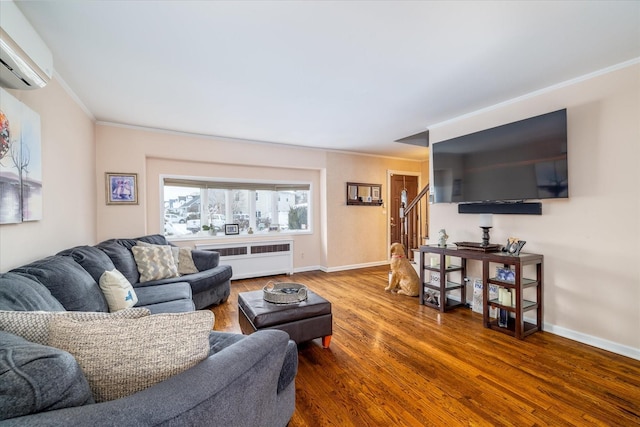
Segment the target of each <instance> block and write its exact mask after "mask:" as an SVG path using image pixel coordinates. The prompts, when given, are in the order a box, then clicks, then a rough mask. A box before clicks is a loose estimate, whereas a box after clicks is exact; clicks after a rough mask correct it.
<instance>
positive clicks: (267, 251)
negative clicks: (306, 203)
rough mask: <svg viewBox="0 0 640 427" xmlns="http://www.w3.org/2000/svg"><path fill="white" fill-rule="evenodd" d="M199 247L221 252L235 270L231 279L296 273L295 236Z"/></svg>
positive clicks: (225, 261)
mask: <svg viewBox="0 0 640 427" xmlns="http://www.w3.org/2000/svg"><path fill="white" fill-rule="evenodd" d="M196 249H198V250H204V251H214V252H219V253H220V264H226V265H230V266H231V268H232V269H233V276H231V280H239V279H247V278H250V277H262V276H273V275H275V274H289V275H291V274H293V239H287V240H284V239H278V240H257V241H234V242H229V243H206V244H201V245H196Z"/></svg>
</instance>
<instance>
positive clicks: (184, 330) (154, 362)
mask: <svg viewBox="0 0 640 427" xmlns="http://www.w3.org/2000/svg"><path fill="white" fill-rule="evenodd" d="M212 329H213V313H212V312H211V311H208V310H201V311H194V312H189V313H171V314H154V315H151V316H146V317H141V318H139V319H106V320H101V321H95V322H83V323H80V322H76V321H73V320H70V319H65V318H56V319H54V320H53V321H52V322H51V331H50V335H49V345H50V346H52V347H56V348H59V349H61V350H65V351H68V352H69V353H71V354H72V355H73V356H74V357H75V359H76V360H77V361H78V364H79V365H80V367H81V368H82V371H83V372H84V374H85V376H86V378H87V380H88V381H89V386H90V387H91V391H92V392H93V397H94V399H95V400H96V402H105V401H108V400H114V399H119V398H121V397H124V396H128V395H130V394H133V393H135V392H138V391H140V390H144V389H146V388H148V387H151V386H152V385H154V384H157V383H159V382H161V381H164V380H165V379H167V378H169V377H172V376H174V375H176V374H179V373H180V372H183V371H185V370H187V369H189V368H191V367H193V366H195V365H197V364H198V363H200V362H201V361H202V360H204V359H205V358H206V357H207V356H208V355H209V334H210V332H211V330H212Z"/></svg>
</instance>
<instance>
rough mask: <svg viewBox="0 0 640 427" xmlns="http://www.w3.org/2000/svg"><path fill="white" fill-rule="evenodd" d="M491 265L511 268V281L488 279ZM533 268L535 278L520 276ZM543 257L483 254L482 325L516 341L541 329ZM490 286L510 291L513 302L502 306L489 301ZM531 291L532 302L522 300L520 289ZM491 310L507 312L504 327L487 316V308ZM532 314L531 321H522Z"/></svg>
mask: <svg viewBox="0 0 640 427" xmlns="http://www.w3.org/2000/svg"><path fill="white" fill-rule="evenodd" d="M491 263H495V264H501V265H502V266H504V267H505V268H511V267H513V270H514V272H515V280H514V281H505V280H500V279H498V278H497V277H489V274H490V273H489V272H490V268H491ZM527 265H533V266H534V268H535V276H536V277H535V279H533V278H525V277H523V275H522V274H523V273H522V270H523V267H525V266H527ZM543 277H544V274H543V256H542V255H538V254H520V255H519V256H512V255H507V254H503V253H495V254H487V256H486V257H485V258H484V259H483V260H482V283H486V284H487V285H486V286H484V287H483V288H482V293H483V295H482V296H483V301H484V304H483V311H482V318H483V322H484V326H485V327H487V328H491V329H494V330H496V331H500V332H503V333H506V334H509V335H512V336H514V337H516V338H518V339H523V338H524V337H526V336H527V335H531V334H533V333H534V332H537V331H541V330H542V313H543ZM488 284H494V285H498V286H501V287H503V288H506V289H509V290H512V289H513V290H514V292H515V303H514V304H511V305H502V304H500V301H499V300H497V299H492V300H489V299H488V297H489V295H488V294H489V290H488V289H489V286H488ZM529 288H533V289H534V290H535V301H533V300H527V299H524V290H525V289H529ZM492 307H494V308H497V309H498V310H501V309H502V310H507V311H508V312H509V318H508V322H507V327H506V328H505V327H501V326H499V325H498V321H497V320H496V319H492V318H491V317H490V316H489V311H490V309H491V308H492ZM530 311H535V320H532V321H531V322H530V321H526V320H525V318H524V315H525V313H527V312H530Z"/></svg>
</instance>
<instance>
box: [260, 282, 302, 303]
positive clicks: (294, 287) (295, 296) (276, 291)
mask: <svg viewBox="0 0 640 427" xmlns="http://www.w3.org/2000/svg"><path fill="white" fill-rule="evenodd" d="M262 292H263V299H264V300H265V301H267V302H272V303H274V304H293V303H298V302H301V301H305V300H306V299H307V287H306V286H305V285H303V284H300V283H293V282H274V281H273V280H270V281H269V282H267V284H266V285H265V286H264V287H263V288H262Z"/></svg>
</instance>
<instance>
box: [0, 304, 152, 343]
mask: <svg viewBox="0 0 640 427" xmlns="http://www.w3.org/2000/svg"><path fill="white" fill-rule="evenodd" d="M150 314H151V312H150V311H149V310H148V309H146V308H129V309H126V310H122V311H119V312H117V313H102V312H93V311H90V312H89V311H0V330H2V331H6V332H9V333H12V334H14V335H18V336H19V337H22V338H24V339H25V340H27V341H31V342H34V343H36V344H42V345H47V342H48V341H49V324H50V323H51V321H52V320H53V319H54V318H65V319H72V320H77V321H79V322H86V321H91V320H100V319H136V318H138V317H144V316H149V315H150Z"/></svg>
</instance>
